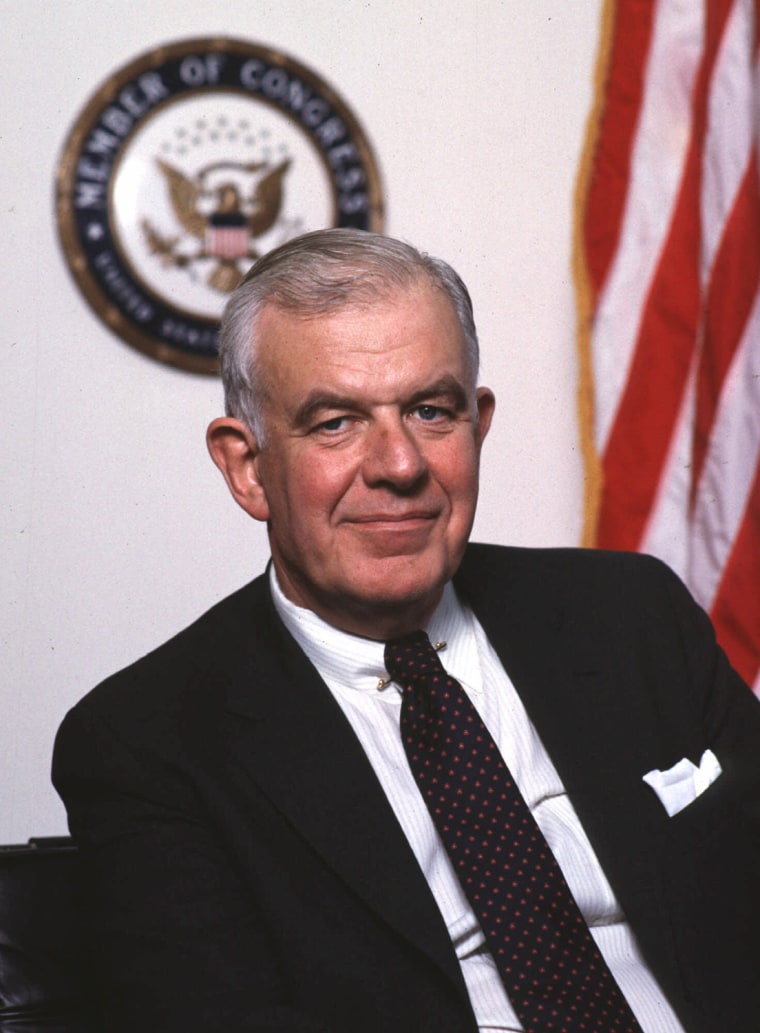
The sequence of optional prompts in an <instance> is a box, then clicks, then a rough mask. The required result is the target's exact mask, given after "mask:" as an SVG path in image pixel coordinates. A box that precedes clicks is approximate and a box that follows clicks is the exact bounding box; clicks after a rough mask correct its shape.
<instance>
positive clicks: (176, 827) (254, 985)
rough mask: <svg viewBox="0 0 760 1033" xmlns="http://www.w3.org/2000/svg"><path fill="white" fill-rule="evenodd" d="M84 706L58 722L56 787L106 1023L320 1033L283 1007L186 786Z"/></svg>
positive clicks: (123, 1028) (246, 902)
mask: <svg viewBox="0 0 760 1033" xmlns="http://www.w3.org/2000/svg"><path fill="white" fill-rule="evenodd" d="M91 710H92V708H89V709H88V708H87V707H82V706H81V705H80V707H78V708H75V710H74V711H72V712H71V713H70V714H69V715H68V717H67V718H66V720H65V721H64V723H63V725H62V727H61V729H60V731H59V734H58V738H57V741H56V748H55V754H54V761H53V780H54V783H55V785H56V788H57V789H58V791H59V793H60V795H61V796H62V798H63V800H64V803H65V804H66V807H67V810H68V814H69V824H70V828H71V831H72V834H73V836H74V837H75V839H76V841H77V842H78V844H79V846H80V849H81V852H82V857H83V863H84V866H85V878H86V881H87V887H88V888H87V895H88V912H89V919H88V920H89V923H90V924H91V927H92V943H93V948H94V957H93V972H94V974H96V975H97V985H98V991H99V998H100V1012H101V1014H102V1025H103V1028H104V1029H108V1030H109V1031H113V1033H127V1031H129V1033H134V1031H136V1030H140V1031H141V1033H211V1031H214V1033H218V1031H220V1030H224V1031H225V1033H269V1031H271V1033H326V1027H325V1026H323V1025H322V1024H321V1023H320V1022H318V1021H316V1020H314V1019H310V1018H309V1017H308V1016H307V1015H305V1014H302V1013H299V1012H298V1011H296V1010H295V1009H293V1008H291V1007H290V1006H289V1004H288V1001H287V995H286V990H285V987H284V985H283V980H282V978H281V974H280V971H279V968H278V959H277V957H276V956H275V952H274V948H273V945H272V943H271V942H270V938H269V935H268V933H267V930H266V928H265V927H264V924H263V923H262V921H261V920H260V918H259V916H258V915H257V912H256V906H255V902H254V901H253V900H252V899H251V894H250V892H248V891H247V890H246V888H245V886H244V884H243V882H242V881H241V880H240V879H239V878H238V876H237V873H236V872H235V871H234V870H232V868H231V866H230V863H229V861H228V859H227V858H226V857H225V856H224V853H223V851H222V850H221V848H220V846H219V844H218V843H217V842H216V841H215V839H214V837H213V835H212V834H211V831H210V830H209V828H208V827H206V824H205V823H204V822H203V820H202V819H201V817H200V816H199V809H198V807H197V805H196V802H195V800H194V790H193V788H192V786H191V785H188V784H183V779H182V777H181V775H180V774H178V773H177V772H175V771H173V770H171V769H170V767H171V766H170V765H168V764H167V765H166V768H168V769H169V770H163V769H162V766H161V763H162V762H161V761H160V760H157V759H156V756H155V755H152V751H150V750H147V749H146V750H144V751H143V750H142V749H141V748H138V747H134V746H132V745H129V744H127V743H126V742H125V741H124V739H123V736H122V735H120V734H119V733H118V732H117V731H116V730H115V728H114V727H112V726H111V725H110V724H109V723H108V722H107V721H105V720H104V719H103V718H102V717H101V716H100V715H95V714H93V713H92V712H91Z"/></svg>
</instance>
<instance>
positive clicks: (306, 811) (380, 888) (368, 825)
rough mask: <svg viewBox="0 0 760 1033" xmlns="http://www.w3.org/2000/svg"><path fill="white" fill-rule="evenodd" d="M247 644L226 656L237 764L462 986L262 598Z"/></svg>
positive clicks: (425, 896)
mask: <svg viewBox="0 0 760 1033" xmlns="http://www.w3.org/2000/svg"><path fill="white" fill-rule="evenodd" d="M259 595H260V599H259V605H258V606H257V607H256V624H255V627H254V628H253V629H251V628H250V627H249V628H248V631H247V635H246V644H245V646H243V647H242V648H240V647H239V648H238V649H236V650H233V651H232V652H229V651H228V653H227V656H228V659H229V660H230V662H228V663H227V664H226V680H227V710H228V712H229V713H228V717H229V722H230V724H229V732H228V741H229V745H230V748H231V749H232V750H233V751H234V754H235V756H236V759H237V763H238V764H239V765H241V766H242V767H243V768H244V769H245V771H246V772H247V774H248V775H249V777H251V778H252V779H254V780H255V782H256V783H257V785H258V786H259V787H260V789H261V790H263V792H264V793H265V794H266V795H267V797H268V798H269V799H270V801H271V802H272V803H273V804H274V805H275V806H276V807H277V808H278V809H279V810H280V812H281V813H282V814H283V815H284V816H285V818H286V819H287V820H288V821H289V822H290V823H291V825H292V826H293V827H294V828H295V829H296V830H297V831H298V833H299V834H300V835H301V836H302V837H303V838H304V839H305V840H306V841H307V842H308V843H309V844H310V845H311V847H312V848H313V849H314V850H316V851H317V852H318V853H319V854H320V855H321V857H322V858H323V860H324V861H325V863H326V864H328V865H329V866H330V867H331V868H332V869H333V870H334V871H335V872H336V873H337V874H338V875H339V876H340V877H341V879H342V880H343V881H344V882H345V884H346V885H347V886H348V887H350V889H351V890H352V891H353V892H354V893H356V894H358V896H359V897H361V898H362V899H363V900H364V901H365V903H366V904H367V905H368V906H369V907H370V908H372V909H373V910H374V911H376V912H377V913H378V914H379V915H380V916H382V918H383V920H384V921H385V922H388V923H389V924H390V925H391V926H393V927H394V928H395V929H397V930H398V932H399V933H401V935H402V936H404V937H405V938H406V939H407V940H409V941H410V942H412V943H414V944H416V945H417V946H418V947H419V948H420V949H421V950H422V951H423V952H425V953H426V954H427V955H428V956H430V957H431V958H432V959H433V960H434V961H435V962H436V963H437V964H438V965H439V966H440V967H441V968H442V969H443V970H444V971H445V972H446V973H447V974H448V975H449V977H450V978H451V979H452V980H453V981H454V982H455V983H456V984H458V985H459V986H460V989H461V991H462V993H464V984H463V981H462V977H461V972H460V970H459V966H458V963H457V961H456V957H455V955H454V953H453V951H452V948H451V942H450V939H449V937H448V933H447V930H446V927H445V924H444V922H443V919H442V918H441V915H440V913H439V911H438V909H437V907H436V905H435V902H434V899H433V897H432V895H431V893H430V890H429V887H428V885H427V883H426V881H425V878H424V876H423V874H422V872H421V870H420V868H419V866H418V864H417V861H416V858H415V857H414V854H413V853H412V851H411V848H410V847H409V844H408V843H407V840H406V838H405V836H404V834H403V832H402V830H401V828H400V826H399V824H398V822H397V820H396V818H395V816H394V814H393V811H392V809H391V807H390V805H389V803H388V801H387V798H386V796H385V794H384V792H383V790H382V788H381V787H380V784H379V782H378V781H377V778H376V776H375V774H374V771H373V770H372V767H371V765H370V763H369V761H368V760H367V758H366V755H365V754H364V751H363V750H362V748H361V746H360V744H359V742H358V740H357V739H356V736H355V735H354V733H353V730H352V729H351V727H350V725H349V723H348V721H347V720H346V718H345V716H344V715H343V713H342V711H341V709H340V707H339V706H338V704H337V703H336V702H335V701H334V699H333V697H332V695H331V693H330V691H329V689H328V688H327V686H326V685H325V684H324V682H323V681H322V679H321V678H320V677H319V675H318V673H317V672H316V670H315V668H314V667H313V666H312V664H311V663H310V662H309V660H308V659H307V657H306V656H305V655H304V654H303V652H302V651H301V650H300V648H299V647H298V646H297V644H296V643H295V641H294V640H293V639H292V638H291V636H290V635H289V634H288V632H287V631H286V629H285V628H284V626H283V625H282V623H281V622H280V620H279V618H278V617H277V615H276V611H275V609H274V606H273V604H272V603H271V599H270V598H269V593H268V590H266V592H265V593H262V592H260V593H259Z"/></svg>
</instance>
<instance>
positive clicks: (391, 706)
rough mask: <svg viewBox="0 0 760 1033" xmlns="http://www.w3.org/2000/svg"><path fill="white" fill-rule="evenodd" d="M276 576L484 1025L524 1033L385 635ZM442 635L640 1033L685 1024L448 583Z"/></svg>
mask: <svg viewBox="0 0 760 1033" xmlns="http://www.w3.org/2000/svg"><path fill="white" fill-rule="evenodd" d="M270 581H271V585H272V592H273V597H274V602H275V606H276V608H277V611H278V613H279V614H280V617H281V618H282V620H283V621H284V623H285V625H286V627H287V628H288V630H289V631H290V633H291V634H292V635H293V637H294V638H295V640H296V641H297V642H298V644H299V645H300V647H301V648H302V649H303V651H304V652H305V653H306V655H307V656H308V657H309V659H310V660H311V662H312V663H313V664H314V666H315V667H316V668H317V670H318V671H319V673H320V675H321V677H322V678H323V680H324V681H325V682H326V684H327V686H328V687H329V689H330V690H331V692H332V693H333V695H334V697H335V699H336V701H337V702H338V704H339V705H340V707H341V709H342V710H343V712H344V713H345V715H346V717H347V718H348V720H349V722H350V724H351V727H352V728H353V730H354V732H355V734H356V736H357V738H358V739H359V742H360V743H361V745H362V747H363V748H364V751H365V753H366V754H367V757H368V759H369V762H370V764H371V765H372V767H373V769H374V771H375V774H376V775H377V778H378V780H379V782H380V785H381V786H382V788H383V790H384V791H385V794H386V796H387V797H388V800H389V802H390V804H391V807H392V808H393V811H394V813H395V815H396V817H397V819H398V822H399V824H400V825H401V828H402V829H403V831H404V834H405V835H406V838H407V839H408V841H409V844H410V846H411V848H412V850H413V852H414V854H415V856H416V858H417V861H418V862H419V865H420V867H421V868H422V871H423V873H424V875H425V878H426V879H427V882H428V885H429V886H430V889H431V892H432V893H433V896H434V897H435V900H436V903H437V904H438V908H439V910H440V912H441V914H442V915H443V918H444V920H445V922H446V925H447V928H448V931H449V935H450V937H451V942H452V944H453V945H454V950H455V951H456V955H457V958H458V959H459V963H460V965H461V968H462V973H463V975H464V980H465V983H466V985H467V990H468V993H469V996H470V1001H471V1002H472V1007H473V1010H474V1012H475V1017H476V1019H477V1023H478V1028H479V1029H480V1031H481V1033H492V1031H493V1033H496V1031H522V1029H523V1027H522V1026H521V1024H520V1021H519V1019H518V1018H517V1016H516V1015H515V1012H514V1009H513V1008H512V1005H511V1003H510V1001H509V998H508V997H507V994H506V992H505V990H504V987H503V985H502V982H501V979H500V977H499V974H498V971H497V969H496V965H495V963H494V960H493V958H492V956H491V954H490V952H489V950H488V947H487V945H486V942H485V937H484V935H483V932H482V930H481V928H480V926H479V924H478V921H477V919H476V917H475V915H474V914H473V912H472V909H471V907H470V905H469V903H468V901H467V898H466V896H465V894H464V892H463V891H462V889H461V887H460V884H459V881H458V880H457V877H456V874H455V872H454V869H453V868H452V866H451V863H450V861H449V857H448V854H447V853H446V850H445V847H444V846H443V844H442V843H441V840H440V839H439V837H438V833H437V832H436V830H435V826H434V825H433V822H432V819H431V818H430V815H429V813H428V810H427V807H426V805H425V802H424V800H423V798H422V796H421V795H420V793H419V790H418V789H417V785H416V783H415V781H414V777H413V775H412V773H411V770H410V768H409V765H408V764H407V760H406V754H405V753H404V747H403V745H402V742H401V735H400V731H399V724H400V713H401V694H400V690H399V688H398V686H396V685H395V683H393V682H390V681H388V674H387V672H386V670H385V663H384V644H383V643H382V642H375V641H373V640H371V639H364V638H359V637H357V636H355V635H349V634H346V633H345V632H342V631H339V630H337V629H336V628H334V627H332V626H331V625H329V624H327V623H326V622H325V621H323V620H321V618H319V617H317V615H316V614H314V613H313V612H312V611H311V610H305V609H303V608H301V607H297V606H295V605H294V604H293V603H291V602H290V601H289V600H287V599H286V598H285V596H284V595H283V593H282V590H281V589H280V587H279V584H278V583H277V577H276V575H275V573H274V566H272V567H271V574H270ZM425 630H426V631H427V632H428V634H429V636H430V640H431V642H436V643H437V642H439V641H441V642H445V643H446V646H445V648H444V649H442V650H441V660H442V662H443V665H444V667H445V668H446V670H447V671H448V673H449V674H451V675H452V676H453V677H455V678H456V679H457V680H458V681H459V682H460V683H461V684H462V686H463V688H464V690H465V692H466V693H467V695H468V696H469V697H470V699H471V700H472V702H473V704H474V705H475V707H476V708H477V710H478V712H479V713H480V716H481V718H482V719H483V721H484V722H485V724H486V726H487V727H488V729H489V731H490V733H491V735H492V736H493V738H494V739H495V741H496V743H497V745H498V747H499V749H500V750H501V753H502V756H503V757H504V759H505V761H506V763H507V766H508V768H509V770H510V772H511V774H512V776H513V778H514V780H515V782H516V783H517V785H518V786H519V788H520V791H521V792H522V795H523V797H524V798H525V801H526V803H527V804H528V807H529V808H530V810H531V812H532V813H533V817H534V818H535V819H536V821H537V823H538V825H539V827H540V828H541V831H542V832H543V834H544V836H545V837H546V840H547V841H548V843H549V845H550V847H551V849H552V851H553V852H554V855H555V857H556V858H557V861H558V863H559V865H560V867H561V869H562V871H563V873H564V876H565V878H566V880H567V882H568V885H569V886H570V889H571V891H572V893H573V896H574V897H575V899H576V901H577V902H578V906H579V907H580V909H581V912H582V913H583V916H584V918H585V920H586V922H587V923H588V925H589V927H590V929H591V933H592V936H593V937H594V940H595V941H596V943H597V946H598V948H599V950H600V951H601V953H602V955H603V956H604V958H605V960H606V962H607V964H608V965H609V967H610V970H611V971H612V973H613V975H614V976H615V978H616V980H617V982H618V984H619V985H620V987H621V989H622V990H623V993H624V994H625V996H626V998H627V1000H628V1002H629V1004H630V1006H631V1008H632V1010H633V1012H634V1014H635V1015H636V1018H637V1019H638V1020H639V1024H640V1025H641V1027H642V1029H643V1030H644V1033H684V1030H683V1027H682V1026H681V1025H680V1023H679V1022H678V1020H677V1018H676V1016H675V1015H674V1013H673V1011H672V1009H671V1008H670V1006H669V1004H668V1002H667V1001H666V1000H665V997H664V996H663V994H662V991H661V990H660V988H659V986H658V985H657V982H656V981H655V979H654V977H653V975H652V974H651V972H650V971H649V969H648V968H647V966H646V964H645V963H644V961H643V959H642V957H641V954H640V952H639V949H638V946H637V943H636V940H635V938H634V936H633V933H632V932H631V930H630V927H629V926H628V923H627V922H626V920H625V916H624V915H623V913H622V911H621V910H620V906H619V905H618V903H617V901H616V899H615V896H614V894H613V892H612V889H611V887H610V885H609V883H608V882H607V879H606V877H605V875H604V873H603V871H602V869H601V868H600V866H599V863H598V861H597V859H596V857H595V855H594V852H593V850H592V847H591V844H590V843H589V841H588V839H587V837H586V834H585V832H584V831H583V828H582V827H581V824H580V821H579V820H578V817H577V815H576V813H575V811H574V809H573V806H572V804H571V803H570V800H569V798H568V796H567V794H566V792H565V790H564V787H563V785H562V783H561V782H560V779H559V776H558V774H557V772H556V770H555V768H554V765H553V764H552V762H551V760H550V759H549V756H548V754H547V753H546V750H545V749H544V747H543V745H542V743H541V741H540V739H539V737H538V735H537V733H536V730H535V728H534V727H533V725H532V724H531V722H530V721H529V719H528V716H527V714H526V712H525V709H524V707H523V705H522V702H521V700H520V697H519V696H518V694H517V692H516V691H515V688H514V686H513V685H512V683H511V681H510V679H509V677H508V675H507V673H506V671H505V670H504V668H503V666H502V664H501V662H500V661H499V659H498V657H497V656H496V654H495V652H494V650H493V649H492V647H491V645H490V643H489V641H488V639H487V638H486V635H485V632H484V631H483V629H482V628H481V626H480V624H479V623H478V621H477V620H476V618H475V616H474V614H473V613H472V611H470V610H469V609H467V608H466V607H464V606H463V605H462V604H461V603H460V601H459V600H458V598H457V596H456V593H455V592H454V589H453V587H452V586H451V585H447V587H446V589H445V591H444V595H443V598H442V600H441V602H440V604H439V606H438V608H437V609H436V611H435V613H434V614H433V617H432V619H431V620H430V623H429V624H428V626H427V628H426V629H425Z"/></svg>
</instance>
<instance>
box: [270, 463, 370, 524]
mask: <svg viewBox="0 0 760 1033" xmlns="http://www.w3.org/2000/svg"><path fill="white" fill-rule="evenodd" d="M277 476H278V475H277V474H276V478H277ZM352 480H353V473H352V470H351V469H350V468H349V466H348V464H346V463H345V462H342V461H341V457H340V456H333V455H324V454H321V455H316V456H315V455H314V454H304V455H303V456H300V457H299V458H298V461H297V462H290V463H288V464H287V465H283V468H282V470H281V471H280V473H279V483H280V485H281V486H282V500H281V503H282V506H283V507H285V512H284V513H283V516H284V518H285V520H287V522H288V523H290V524H291V525H296V524H300V525H301V526H303V527H310V526H311V527H314V528H315V529H318V528H319V526H320V525H323V524H325V523H327V522H329V520H330V517H331V514H332V513H333V511H334V510H335V508H336V507H337V506H338V505H339V503H340V501H341V499H342V498H343V496H344V495H345V493H346V492H347V491H348V489H349V488H350V486H351V483H352Z"/></svg>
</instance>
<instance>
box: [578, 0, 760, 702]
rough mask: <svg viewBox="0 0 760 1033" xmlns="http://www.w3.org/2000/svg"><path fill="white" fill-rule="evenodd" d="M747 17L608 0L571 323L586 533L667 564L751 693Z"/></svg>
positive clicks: (752, 173)
mask: <svg viewBox="0 0 760 1033" xmlns="http://www.w3.org/2000/svg"><path fill="white" fill-rule="evenodd" d="M759 18H760V0H709V2H705V3H699V4H695V5H694V6H690V5H688V4H686V5H684V4H683V3H681V2H680V0H652V2H651V3H647V4H642V3H640V2H637V0H617V2H616V4H615V22H614V25H615V40H614V42H615V45H614V47H613V48H612V61H613V67H612V68H611V69H610V71H609V74H608V76H607V80H606V82H607V93H606V95H605V98H604V104H605V105H606V107H603V108H600V106H599V103H598V102H597V105H596V106H595V110H603V116H602V118H601V120H600V129H599V135H598V137H597V143H596V150H595V152H592V164H591V167H590V172H587V173H586V175H587V180H584V182H585V181H587V182H588V193H587V195H586V196H585V198H584V200H585V208H584V209H583V212H584V221H583V223H582V231H583V236H582V242H583V248H584V258H585V262H586V270H585V271H586V275H587V276H588V277H590V279H591V281H592V287H591V291H590V293H591V295H592V299H593V301H592V310H591V312H590V313H585V317H584V321H583V322H582V323H581V324H580V330H579V334H580V339H581V343H582V344H583V341H584V337H583V334H584V332H586V333H589V338H588V356H589V358H588V359H587V360H586V361H587V366H588V368H589V369H591V370H592V371H593V377H594V382H593V385H592V393H590V397H592V399H593V410H591V409H590V407H588V406H587V409H586V413H587V414H588V412H589V411H593V412H595V413H596V430H595V441H596V448H597V450H598V451H602V455H601V464H602V472H603V482H602V484H601V498H600V502H599V506H598V510H597V533H596V539H595V542H594V544H597V545H599V546H604V547H607V548H626V549H637V548H639V549H640V548H646V549H651V550H652V551H653V552H655V553H656V554H658V555H661V556H662V557H663V558H664V559H666V560H667V561H668V562H671V563H672V565H673V566H674V567H675V569H676V570H677V572H678V573H680V574H681V576H682V577H684V578H685V580H686V581H687V584H689V587H690V588H691V589H692V591H693V592H694V593H695V595H696V596H697V597H698V598H700V599H702V601H703V603H704V605H705V606H706V607H708V608H709V609H710V611H711V615H712V617H713V620H714V623H715V625H716V631H717V634H718V638H719V641H720V642H721V644H722V645H723V646H724V648H725V649H726V651H727V653H728V655H729V657H730V659H731V660H732V662H733V664H734V666H735V667H736V668H737V669H738V670H739V671H740V673H741V674H742V675H743V676H744V678H745V679H746V680H747V681H748V682H750V684H753V683H754V684H755V686H756V687H757V689H758V692H760V460H759V459H758V456H759V455H760V415H759V410H760V391H759V388H760V384H758V380H757V377H758V362H759V361H760V340H759V339H758V338H760V168H759V166H760V161H759V160H758V156H757V148H758V133H759V131H760V127H759V125H758V113H759V112H760V81H759V78H758V71H757V59H758V40H757V35H758V19H759ZM637 21H638V23H639V24H638V28H637V26H636V22H637ZM623 25H625V26H626V30H625V31H626V35H627V37H628V39H630V40H631V41H632V46H631V47H630V49H629V50H628V52H627V54H625V53H624V52H623V40H622V35H621V31H622V26H623ZM642 41H644V43H643V45H642ZM616 61H617V62H619V66H620V67H619V68H618V69H616V68H615V67H614V63H615V62H616ZM634 61H635V62H637V63H638V68H637V69H636V68H631V67H630V63H631V62H634ZM621 83H623V84H628V87H629V89H628V92H627V94H625V93H624V94H623V96H620V95H618V92H619V91H620V90H621V88H622V87H621V85H620V84H621ZM613 84H615V85H614V86H613ZM631 84H633V85H631ZM679 87H683V88H682V89H681V91H680V92H679ZM616 91H618V92H616ZM623 99H625V100H626V101H627V103H623ZM671 101H672V103H671ZM634 111H635V112H636V115H635V117H634V115H633V114H632V113H633V112H634ZM615 119H618V120H619V124H617V125H615V124H614V121H615ZM684 133H688V136H686V137H684V135H683V134H684ZM615 148H617V150H618V153H617V154H615V153H611V151H612V152H614V150H615ZM584 168H585V167H584ZM615 176H617V177H618V181H617V182H613V179H614V177H615ZM579 296H580V295H579ZM582 315H583V312H582ZM584 327H585V328H590V329H586V330H585V331H584ZM583 355H584V352H583V348H581V356H582V358H583ZM582 369H583V367H582ZM581 414H582V415H581V418H582V420H583V410H581ZM582 427H583V423H582ZM739 453H742V454H739ZM592 458H593V456H592ZM588 469H590V470H592V471H593V467H588ZM597 484H598V482H595V484H594V487H596V485H597ZM592 498H593V496H592Z"/></svg>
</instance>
